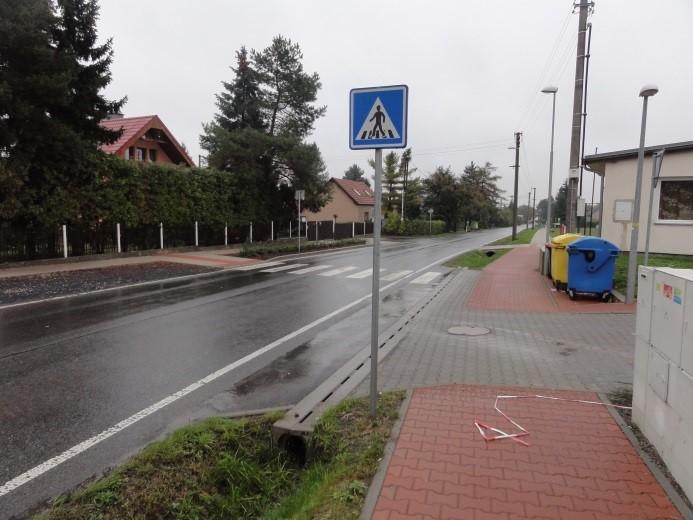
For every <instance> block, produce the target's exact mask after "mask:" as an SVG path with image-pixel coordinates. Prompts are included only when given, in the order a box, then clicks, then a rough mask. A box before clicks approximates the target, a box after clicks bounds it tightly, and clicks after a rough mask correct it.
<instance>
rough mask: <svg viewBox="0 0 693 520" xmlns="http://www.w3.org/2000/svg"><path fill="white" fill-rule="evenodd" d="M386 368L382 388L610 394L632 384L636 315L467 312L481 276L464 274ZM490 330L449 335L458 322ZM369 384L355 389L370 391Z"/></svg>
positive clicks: (410, 333)
mask: <svg viewBox="0 0 693 520" xmlns="http://www.w3.org/2000/svg"><path fill="white" fill-rule="evenodd" d="M452 276H454V277H455V278H454V280H452V281H451V282H450V283H449V284H448V286H447V287H446V288H445V289H444V291H443V293H441V295H440V296H439V297H438V298H437V299H436V301H435V302H434V303H432V304H431V305H429V306H428V307H427V308H426V310H425V311H424V312H422V315H421V316H420V317H419V318H418V319H417V320H416V321H415V322H413V323H412V324H411V325H410V326H409V327H410V330H409V331H408V332H407V335H406V337H405V338H404V340H403V341H402V342H401V343H400V344H399V346H398V347H397V348H396V349H395V350H394V351H393V352H392V354H390V356H389V357H388V358H387V359H385V360H384V361H383V362H382V363H381V365H380V373H379V388H380V389H382V390H387V389H395V388H412V387H416V386H425V385H436V384H450V383H466V384H490V385H519V386H528V387H543V388H558V389H574V390H594V391H600V392H609V391H612V390H614V389H617V388H621V387H623V386H628V385H630V384H632V371H633V352H634V336H633V334H634V329H635V317H634V316H633V315H631V314H567V313H552V314H533V313H524V312H523V313H513V312H498V311H481V310H475V309H472V310H468V309H465V308H464V302H465V300H466V298H467V297H468V296H469V294H470V293H471V290H472V289H473V287H474V284H475V282H476V280H477V278H478V276H479V272H477V271H472V270H460V271H458V272H457V273H456V274H454V275H452ZM461 324H467V325H477V326H483V327H487V328H489V329H491V332H490V333H489V334H488V335H484V336H473V337H472V336H459V335H451V334H448V332H447V331H448V329H449V328H450V327H452V326H455V325H461ZM368 385H369V381H368V380H366V381H364V382H363V383H362V384H361V385H360V386H359V387H358V388H357V389H356V391H355V393H357V394H361V395H363V394H366V393H367V392H368Z"/></svg>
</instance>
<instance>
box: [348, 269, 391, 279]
mask: <svg viewBox="0 0 693 520" xmlns="http://www.w3.org/2000/svg"><path fill="white" fill-rule="evenodd" d="M384 270H385V269H381V270H380V272H381V273H382V272H383V271H384ZM372 275H373V269H372V268H371V269H366V270H365V271H359V272H358V273H354V274H350V275H349V276H347V278H354V279H357V280H359V279H361V278H368V277H369V276H372Z"/></svg>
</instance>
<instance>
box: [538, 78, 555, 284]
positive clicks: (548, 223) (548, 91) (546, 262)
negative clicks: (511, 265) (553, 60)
mask: <svg viewBox="0 0 693 520" xmlns="http://www.w3.org/2000/svg"><path fill="white" fill-rule="evenodd" d="M541 91H542V93H544V94H551V95H552V96H553V110H552V113H551V154H550V156H549V157H550V158H549V197H548V200H547V204H546V243H547V244H548V243H549V240H551V205H552V203H553V198H552V196H551V189H552V187H551V183H552V181H553V136H554V129H555V127H556V92H558V87H544V88H543V89H541ZM548 273H549V250H548V249H545V252H544V274H548Z"/></svg>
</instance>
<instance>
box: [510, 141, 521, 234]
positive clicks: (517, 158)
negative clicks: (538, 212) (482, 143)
mask: <svg viewBox="0 0 693 520" xmlns="http://www.w3.org/2000/svg"><path fill="white" fill-rule="evenodd" d="M521 135H522V133H521V132H515V190H514V192H513V193H514V195H513V236H512V240H516V239H517V188H518V186H517V183H518V181H519V175H520V136H521Z"/></svg>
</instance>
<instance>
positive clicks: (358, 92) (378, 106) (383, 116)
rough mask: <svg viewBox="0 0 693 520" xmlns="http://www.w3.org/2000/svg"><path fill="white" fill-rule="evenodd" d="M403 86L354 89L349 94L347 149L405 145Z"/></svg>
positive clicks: (406, 96) (405, 97)
mask: <svg viewBox="0 0 693 520" xmlns="http://www.w3.org/2000/svg"><path fill="white" fill-rule="evenodd" d="M408 99H409V88H408V87H407V86H406V85H392V86H389V87H371V88H355V89H353V90H352V91H351V92H350V93H349V108H350V109H349V114H350V117H349V148H351V149H352V150H358V149H373V148H405V147H406V146H407V102H408Z"/></svg>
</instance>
